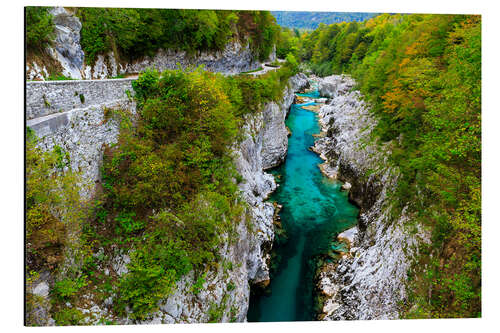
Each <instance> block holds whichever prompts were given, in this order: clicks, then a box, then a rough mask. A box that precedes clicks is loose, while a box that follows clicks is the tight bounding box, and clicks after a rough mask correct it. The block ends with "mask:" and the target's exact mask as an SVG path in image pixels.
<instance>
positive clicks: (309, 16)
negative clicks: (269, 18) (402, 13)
mask: <svg viewBox="0 0 500 333" xmlns="http://www.w3.org/2000/svg"><path fill="white" fill-rule="evenodd" d="M271 14H273V15H274V17H276V21H277V23H278V24H279V25H280V26H282V27H289V28H299V29H300V28H305V29H316V28H317V27H318V25H319V24H320V23H325V24H332V23H339V22H350V21H364V20H366V19H369V18H371V17H373V16H375V15H377V14H376V13H337V12H285V11H271Z"/></svg>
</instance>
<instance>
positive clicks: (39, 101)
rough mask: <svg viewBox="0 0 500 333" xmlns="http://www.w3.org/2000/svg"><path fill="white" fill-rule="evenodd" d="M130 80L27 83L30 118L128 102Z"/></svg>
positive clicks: (27, 113)
mask: <svg viewBox="0 0 500 333" xmlns="http://www.w3.org/2000/svg"><path fill="white" fill-rule="evenodd" d="M133 80H135V79H134V78H128V79H108V80H85V81H81V80H78V81H77V80H75V81H73V80H68V81H33V82H27V83H26V119H28V120H30V119H35V118H38V117H43V116H48V115H51V114H55V113H61V112H66V111H69V110H72V109H77V108H85V107H89V106H92V105H99V104H102V103H109V102H113V101H119V100H126V99H128V97H127V90H128V91H130V92H131V93H132V91H133V90H132V81H133Z"/></svg>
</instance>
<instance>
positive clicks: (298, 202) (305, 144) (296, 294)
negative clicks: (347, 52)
mask: <svg viewBox="0 0 500 333" xmlns="http://www.w3.org/2000/svg"><path fill="white" fill-rule="evenodd" d="M300 95H301V96H305V97H313V98H318V97H319V94H318V93H317V91H315V92H313V93H312V94H300ZM308 104H309V103H308ZM301 105H303V104H301ZM286 124H287V126H288V127H289V128H290V130H291V131H292V135H291V136H290V138H289V139H288V154H287V158H286V161H285V163H284V164H282V165H281V166H280V167H279V168H277V169H275V170H273V171H272V173H273V174H279V175H281V182H280V187H278V190H277V191H276V192H275V193H273V195H272V197H271V200H273V201H277V202H278V203H280V204H281V205H283V209H282V210H281V212H280V217H281V222H282V225H283V228H284V229H285V231H286V236H287V241H286V242H277V244H276V243H275V245H274V252H275V253H274V258H275V261H276V260H278V263H277V269H276V270H275V272H274V274H272V277H271V283H270V285H269V287H268V290H267V292H265V293H262V292H261V293H252V296H251V297H250V307H249V310H248V321H250V322H269V321H307V320H315V316H316V313H315V311H314V308H313V307H314V302H313V298H314V295H313V288H314V281H313V278H314V273H315V267H316V261H317V260H316V258H317V257H318V255H321V254H325V253H327V252H328V251H329V250H330V249H331V248H332V240H333V239H334V237H335V236H336V234H338V233H339V232H341V231H343V230H345V229H347V228H349V227H351V226H353V225H355V224H356V217H357V214H358V209H357V208H356V207H354V206H353V205H352V204H350V203H349V202H348V199H347V194H346V193H345V192H341V191H340V186H341V184H340V183H338V182H333V181H330V180H328V179H327V178H325V177H324V176H323V175H322V174H321V172H320V170H319V168H318V167H317V165H318V164H319V163H322V160H321V159H320V158H319V157H318V156H317V155H316V154H315V153H313V152H311V151H309V150H308V148H309V147H310V146H312V145H313V144H314V137H313V136H312V134H314V133H318V132H319V125H318V122H317V119H316V114H315V113H313V112H310V111H307V110H305V109H302V108H301V107H300V106H299V105H296V104H294V105H292V107H291V110H290V114H289V116H288V118H287V121H286ZM274 264H276V262H274Z"/></svg>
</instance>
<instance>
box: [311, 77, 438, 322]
mask: <svg viewBox="0 0 500 333" xmlns="http://www.w3.org/2000/svg"><path fill="white" fill-rule="evenodd" d="M319 80H320V82H319V91H320V93H321V95H323V96H326V97H329V98H331V99H330V101H329V102H328V103H327V104H326V105H324V106H323V107H321V109H320V111H319V114H318V115H319V122H320V125H321V128H322V134H323V137H322V138H320V139H318V140H317V141H316V143H315V146H314V150H315V151H316V152H317V153H319V154H320V155H321V157H322V158H323V159H324V160H325V163H324V165H323V167H322V170H323V172H324V173H326V174H327V175H328V176H330V177H331V178H338V179H339V180H341V181H344V182H346V185H348V186H345V188H346V189H349V188H350V189H349V198H350V199H351V200H352V201H353V202H355V203H356V204H357V205H358V206H359V207H360V215H359V220H358V221H359V222H358V225H357V226H355V227H354V228H352V229H350V230H347V231H346V232H344V233H342V234H340V235H339V237H338V238H339V240H341V241H345V242H347V243H348V245H349V247H350V249H349V250H348V252H347V253H343V254H342V257H341V259H340V260H339V261H338V262H337V263H330V264H326V265H325V266H324V267H323V268H322V269H321V271H320V273H319V278H318V289H319V291H320V292H321V293H322V295H323V297H324V303H323V313H322V314H321V315H320V318H322V319H323V320H346V319H349V320H351V319H396V318H398V317H399V309H400V308H399V306H400V303H401V302H404V301H405V300H406V297H407V290H406V283H407V271H408V269H409V268H410V265H411V262H412V260H413V258H414V256H415V255H416V254H417V252H418V250H417V248H418V244H419V243H420V242H429V235H428V234H427V233H426V232H425V231H424V230H423V229H422V228H421V227H420V226H418V225H416V226H415V225H414V226H411V225H412V224H411V223H409V222H410V221H411V216H410V215H407V214H405V212H406V210H403V213H402V214H401V215H399V216H395V217H394V216H392V214H391V203H390V199H389V194H390V193H391V192H392V190H393V189H394V188H395V186H397V180H398V171H397V170H396V169H394V168H392V167H390V164H389V162H388V156H389V152H390V149H391V146H390V144H385V145H383V146H379V145H378V144H377V143H376V142H373V141H372V139H371V136H370V134H371V131H372V130H373V128H374V127H375V125H376V120H375V119H374V118H373V116H372V115H371V114H370V111H369V106H368V105H367V104H366V103H365V102H364V101H363V100H362V96H361V94H360V93H359V91H352V88H353V87H354V84H355V82H354V80H352V79H351V78H350V77H347V76H337V75H334V76H330V77H327V78H324V79H319ZM347 183H349V184H347Z"/></svg>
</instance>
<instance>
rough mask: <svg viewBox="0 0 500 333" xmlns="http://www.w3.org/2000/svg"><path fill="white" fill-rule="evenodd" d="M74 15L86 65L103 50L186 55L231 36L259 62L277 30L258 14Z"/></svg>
mask: <svg viewBox="0 0 500 333" xmlns="http://www.w3.org/2000/svg"><path fill="white" fill-rule="evenodd" d="M76 15H77V16H78V17H79V18H80V20H81V22H82V30H81V45H82V49H83V50H84V52H85V56H86V58H85V59H86V62H87V63H89V64H91V63H93V62H95V60H96V59H97V55H99V54H105V53H107V52H109V51H114V52H115V55H117V56H120V57H122V58H124V59H126V60H134V59H137V58H139V57H142V56H146V55H149V56H152V55H154V54H155V52H156V51H157V50H158V49H159V48H163V49H175V50H184V51H187V52H188V53H189V54H195V53H196V52H198V51H206V50H223V49H224V47H225V46H226V44H227V43H228V42H229V41H230V40H231V39H232V38H233V35H238V36H239V37H240V39H241V41H242V42H243V43H246V42H250V45H251V47H252V49H253V50H254V52H255V53H256V54H257V55H258V56H259V57H260V58H261V59H262V60H263V59H265V58H267V57H268V55H269V52H270V51H271V49H272V45H273V44H274V41H275V37H276V36H275V33H276V31H277V29H278V27H277V26H276V24H275V21H274V18H273V17H272V15H271V14H270V13H269V12H263V11H252V12H248V11H229V10H193V9H144V8H90V7H82V8H78V10H77V13H76ZM242 21H244V22H247V23H249V25H247V26H245V25H243V24H241V23H240V22H242Z"/></svg>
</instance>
